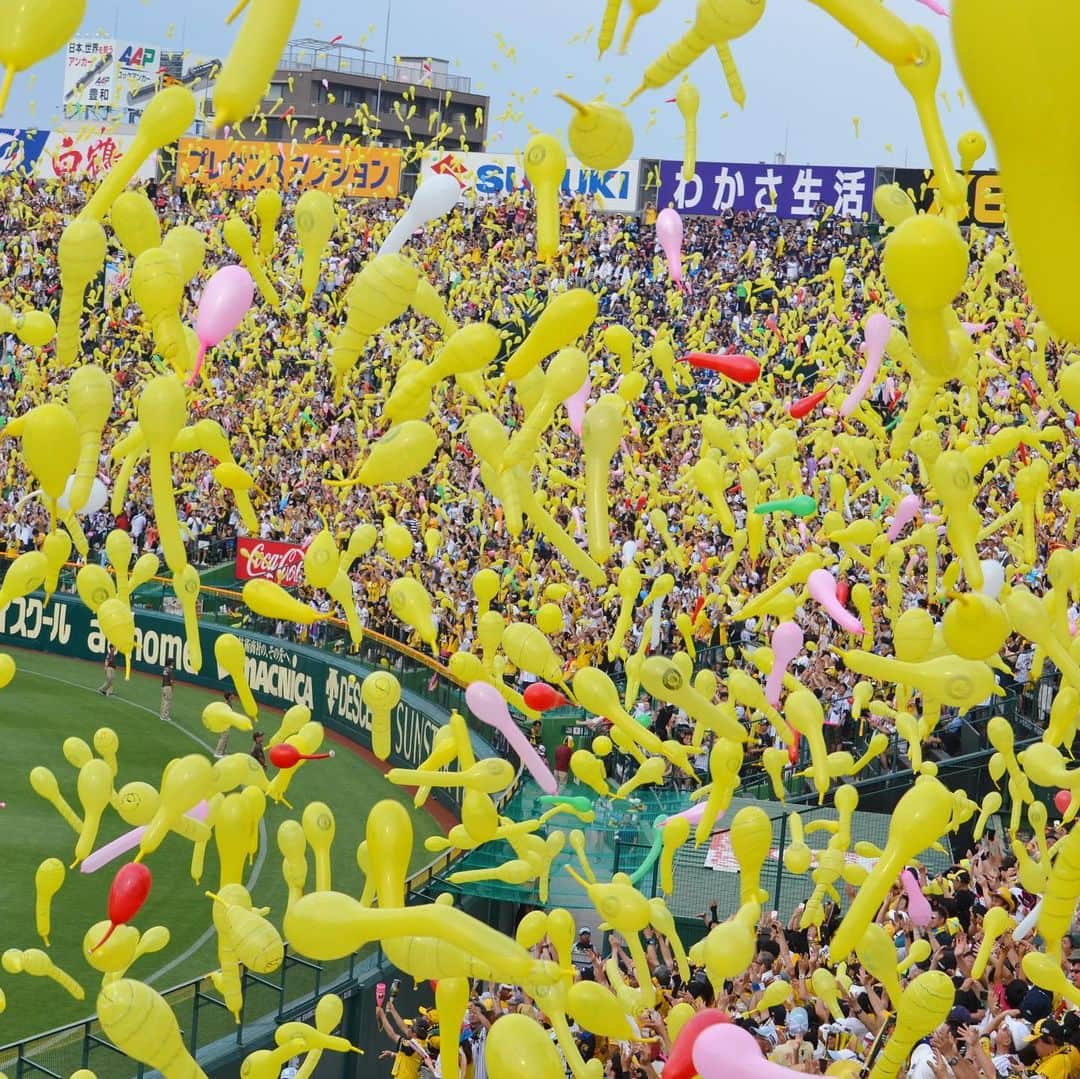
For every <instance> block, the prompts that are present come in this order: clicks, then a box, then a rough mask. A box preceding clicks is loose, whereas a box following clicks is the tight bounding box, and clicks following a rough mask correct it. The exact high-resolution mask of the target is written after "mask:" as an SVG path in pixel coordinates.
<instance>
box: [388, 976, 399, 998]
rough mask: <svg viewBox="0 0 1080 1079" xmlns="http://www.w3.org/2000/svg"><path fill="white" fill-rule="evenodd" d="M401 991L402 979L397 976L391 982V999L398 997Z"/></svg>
mask: <svg viewBox="0 0 1080 1079" xmlns="http://www.w3.org/2000/svg"><path fill="white" fill-rule="evenodd" d="M400 992H401V979H400V978H395V979H394V980H393V981H392V982H391V983H390V999H391V1000H394V999H395V998H396V997H397V995H398V993H400Z"/></svg>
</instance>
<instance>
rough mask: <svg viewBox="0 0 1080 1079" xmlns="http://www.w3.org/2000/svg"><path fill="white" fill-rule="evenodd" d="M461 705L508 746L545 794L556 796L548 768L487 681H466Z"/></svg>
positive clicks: (555, 788)
mask: <svg viewBox="0 0 1080 1079" xmlns="http://www.w3.org/2000/svg"><path fill="white" fill-rule="evenodd" d="M465 703H466V704H467V705H468V706H469V711H470V712H472V714H473V715H474V716H476V718H477V719H479V720H480V722H481V723H486V724H487V725H488V726H489V727H494V728H495V730H497V731H498V732H499V734H501V735H502V736H503V737H504V738H505V739H506V741H507V742H508V743H509V744H510V748H511V749H512V750H513V751H514V752H515V753H516V754H517V755H518V756H519V757H520V758H521V763H522V764H523V765H525V767H526V768H527V769H528V771H529V773H530V775H532V777H533V779H535V780H536V783H537V785H538V786H539V787H540V789H541V790H542V791H543V792H544V793H545V794H557V793H558V791H559V785H558V783H556V782H555V777H554V776H553V775H552V774H551V769H550V768H548V766H547V765H546V764H545V763H544V761H543V760H542V759H541V757H540V754H539V753H537V752H536V750H535V749H534V748H533V747H532V745H531V744H530V742H529V740H528V738H526V737H525V735H524V734H523V733H522V732H521V729H520V728H519V727H518V725H517V724H516V723H515V722H514V721H513V720H512V719H511V718H510V710H509V709H508V708H507V707H506V701H504V700H503V699H502V695H501V694H500V693H499V691H498V690H497V689H496V688H495V687H494V686H492V685H488V683H487V682H470V683H469V686H468V688H467V689H466V690H465Z"/></svg>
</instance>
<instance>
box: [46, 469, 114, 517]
mask: <svg viewBox="0 0 1080 1079" xmlns="http://www.w3.org/2000/svg"><path fill="white" fill-rule="evenodd" d="M74 482H75V474H74V473H72V474H71V475H70V476H68V481H67V483H65V484H64V493H63V494H62V495H61V496H60V497H59V498H58V499H57V500H56V504H57V505H58V506H59V507H60V509H62V510H63V511H64V512H65V513H66V512H67V511H69V510H70V509H71V503H70V502H69V501H68V495H70V494H71V485H72V484H73V483H74ZM108 501H109V489H108V488H107V487H106V486H105V484H103V483H102V482H101V480H99V479H98V478H97V476H95V477H94V482H93V483H92V484H91V486H90V497H89V498H88V499H87V500H86V505H85V506H83V507H82V509H80V510H77V511H76V514H75V515H76V516H77V517H86V516H87V515H88V514H91V513H97V512H98V510H100V509H103V508H104V507H105V503H106V502H108Z"/></svg>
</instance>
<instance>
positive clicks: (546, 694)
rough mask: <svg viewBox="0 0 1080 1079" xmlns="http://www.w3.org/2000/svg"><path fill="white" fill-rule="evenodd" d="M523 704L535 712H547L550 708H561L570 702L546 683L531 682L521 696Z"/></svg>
mask: <svg viewBox="0 0 1080 1079" xmlns="http://www.w3.org/2000/svg"><path fill="white" fill-rule="evenodd" d="M523 696H524V698H525V703H526V704H527V705H528V706H529V707H530V708H532V709H533V710H534V711H536V712H547V711H550V709H552V708H561V707H562V706H563V705H564V704H569V703H570V702H569V701H568V700H567V699H566V698H565V697H564V696H563V695H562V694H561V693H560V692H559V691H558V690H557V689H552V687H551V686H549V685H548V684H547V682H533V683H532V685H530V686H529V687H528V688H527V689H526V690H525V692H524V694H523Z"/></svg>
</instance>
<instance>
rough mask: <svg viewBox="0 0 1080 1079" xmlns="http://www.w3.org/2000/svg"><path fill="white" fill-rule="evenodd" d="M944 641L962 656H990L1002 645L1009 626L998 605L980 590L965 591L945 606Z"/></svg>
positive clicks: (979, 657)
mask: <svg viewBox="0 0 1080 1079" xmlns="http://www.w3.org/2000/svg"><path fill="white" fill-rule="evenodd" d="M941 630H942V634H943V636H944V637H945V643H946V644H947V645H948V646H949V648H950V649H952V651H954V652H955V653H956V654H957V655H958V656H962V657H963V658H964V659H989V658H990V657H991V656H994V655H997V653H998V652H1000V651H1001V649H1002V648H1003V647H1004V645H1005V641H1006V640H1007V639H1008V637H1009V634H1010V633H1011V632H1012V627H1011V626H1010V624H1009V619H1008V616H1007V615H1006V614H1005V611H1004V609H1003V608H1002V606H1001V604H1000V603H998V602H997V601H996V600H992V599H991V598H990V597H989V596H986V595H983V593H982V592H965V593H962V594H960V595H958V596H956V597H955V598H954V599H953V601H952V602H951V603H950V604H949V606H948V607H946V608H945V614H944V616H943V617H942V619H941Z"/></svg>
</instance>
